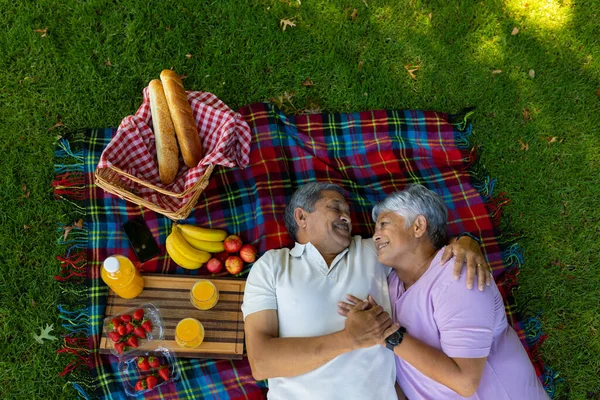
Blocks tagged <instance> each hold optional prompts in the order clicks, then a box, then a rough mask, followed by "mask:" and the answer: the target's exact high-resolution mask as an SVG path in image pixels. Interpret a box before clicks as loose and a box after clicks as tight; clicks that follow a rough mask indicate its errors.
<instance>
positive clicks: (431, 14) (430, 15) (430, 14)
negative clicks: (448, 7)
mask: <svg viewBox="0 0 600 400" xmlns="http://www.w3.org/2000/svg"><path fill="white" fill-rule="evenodd" d="M431 18H433V13H429V20H430V21H431Z"/></svg>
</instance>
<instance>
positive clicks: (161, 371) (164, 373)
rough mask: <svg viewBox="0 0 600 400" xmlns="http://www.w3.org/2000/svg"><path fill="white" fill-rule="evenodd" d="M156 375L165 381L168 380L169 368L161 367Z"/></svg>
mask: <svg viewBox="0 0 600 400" xmlns="http://www.w3.org/2000/svg"><path fill="white" fill-rule="evenodd" d="M158 375H160V377H161V378H163V379H164V380H165V381H166V380H169V367H162V368H161V369H159V370H158Z"/></svg>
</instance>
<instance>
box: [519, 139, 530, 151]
mask: <svg viewBox="0 0 600 400" xmlns="http://www.w3.org/2000/svg"><path fill="white" fill-rule="evenodd" d="M519 144H520V145H521V151H523V150H525V151H528V150H529V143H524V142H523V141H522V140H521V139H519Z"/></svg>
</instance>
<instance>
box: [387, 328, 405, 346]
mask: <svg viewBox="0 0 600 400" xmlns="http://www.w3.org/2000/svg"><path fill="white" fill-rule="evenodd" d="M405 333H406V328H405V327H403V326H401V327H400V329H398V330H397V331H396V332H394V333H392V334H391V335H390V336H388V337H387V338H386V339H385V347H387V348H388V349H390V350H391V351H394V347H396V346H398V345H399V344H400V343H402V339H404V334H405Z"/></svg>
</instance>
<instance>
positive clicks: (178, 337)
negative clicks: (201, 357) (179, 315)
mask: <svg viewBox="0 0 600 400" xmlns="http://www.w3.org/2000/svg"><path fill="white" fill-rule="evenodd" d="M175 341H176V342H177V344H178V345H179V346H181V347H187V348H189V349H193V348H195V347H198V346H200V345H201V344H202V342H203V341H204V326H203V325H202V324H201V323H200V321H198V320H197V319H194V318H184V319H182V320H181V321H179V323H178V324H177V327H176V328H175Z"/></svg>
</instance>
